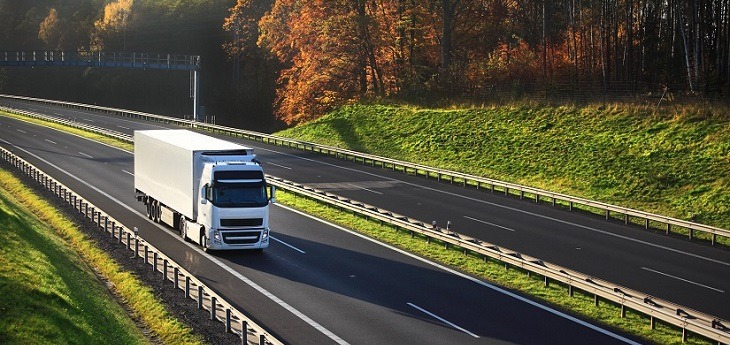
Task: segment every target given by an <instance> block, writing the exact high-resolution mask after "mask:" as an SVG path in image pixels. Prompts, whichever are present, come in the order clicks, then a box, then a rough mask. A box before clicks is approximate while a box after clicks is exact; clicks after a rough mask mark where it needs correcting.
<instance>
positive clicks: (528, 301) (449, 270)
mask: <svg viewBox="0 0 730 345" xmlns="http://www.w3.org/2000/svg"><path fill="white" fill-rule="evenodd" d="M274 205H277V206H279V207H281V208H284V209H286V210H289V211H292V212H295V213H298V214H301V215H303V216H305V217H309V218H311V219H314V220H316V221H319V222H321V223H323V224H326V225H329V226H331V227H334V228H336V229H340V230H342V231H345V232H348V233H350V234H352V235H354V236H357V237H360V238H363V239H365V240H368V241H370V242H373V243H375V244H378V245H380V246H383V247H385V248H388V249H391V250H394V251H396V252H398V253H401V254H403V255H406V256H410V257H411V258H413V259H416V260H418V261H421V262H423V263H426V264H429V265H431V266H434V267H436V268H439V269H441V270H444V271H446V272H449V273H451V274H454V275H457V276H459V277H462V278H464V279H467V280H471V281H472V282H474V283H477V284H479V285H482V286H484V287H486V288H489V289H492V290H494V291H496V292H499V293H502V294H504V295H507V296H509V297H512V298H514V299H516V300H519V301H521V302H524V303H527V304H529V305H532V306H533V307H536V308H539V309H542V310H544V311H546V312H549V313H551V314H553V315H556V316H559V317H562V318H564V319H567V320H570V321H573V322H575V323H577V324H579V325H581V326H585V327H588V328H590V329H592V330H594V331H596V332H599V333H602V334H604V335H607V336H609V337H611V338H614V339H616V340H619V341H623V342H625V343H627V344H631V345H641V343H637V342H635V341H633V340H631V339H628V338H626V337H624V336H621V335H618V334H616V333H613V332H611V331H609V330H607V329H603V328H601V327H598V326H596V325H594V324H592V323H589V322H585V321H583V320H581V319H578V318H576V317H574V316H571V315H568V314H566V313H563V312H561V311H559V310H556V309H553V308H551V307H548V306H545V305H542V304H540V303H538V302H535V301H533V300H531V299H528V298H525V297H522V296H520V295H517V294H515V293H512V292H510V291H507V290H505V289H502V288H501V287H498V286H496V285H492V284H490V283H487V282H485V281H483V280H480V279H477V278H474V277H472V276H469V275H467V274H464V273H461V272H459V271H457V270H454V269H452V268H449V267H446V266H443V265H441V264H438V263H435V262H433V261H430V260H427V259H424V258H422V257H420V256H418V255H416V254H413V253H409V252H407V251H405V250H403V249H400V248H396V247H394V246H391V245H389V244H386V243H383V242H379V241H377V240H375V239H373V238H370V237H368V236H365V235H363V234H361V233H359V232H356V231H353V230H350V229H347V228H344V227H342V226H339V225H337V224H334V223H330V222H328V221H326V220H323V219H319V218H317V217H314V216H312V215H309V214H306V213H304V212H301V211H299V210H295V209H293V208H291V207H288V206H284V205H281V204H274Z"/></svg>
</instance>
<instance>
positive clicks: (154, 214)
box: [152, 200, 162, 223]
mask: <svg viewBox="0 0 730 345" xmlns="http://www.w3.org/2000/svg"><path fill="white" fill-rule="evenodd" d="M161 211H162V208H161V207H160V202H159V201H157V200H155V203H154V204H153V206H152V218H154V221H155V223H159V222H160V212H161Z"/></svg>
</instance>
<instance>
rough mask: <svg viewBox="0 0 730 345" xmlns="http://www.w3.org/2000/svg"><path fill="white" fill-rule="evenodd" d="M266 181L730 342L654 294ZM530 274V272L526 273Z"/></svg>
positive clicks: (721, 330)
mask: <svg viewBox="0 0 730 345" xmlns="http://www.w3.org/2000/svg"><path fill="white" fill-rule="evenodd" d="M267 182H268V183H269V184H271V185H274V186H276V187H277V189H284V190H288V191H291V192H293V193H296V194H299V195H302V196H305V197H308V198H311V199H314V200H318V201H321V202H323V203H325V204H328V205H332V206H335V207H337V208H340V209H343V210H347V211H349V212H353V213H355V214H359V215H361V216H363V217H366V218H368V219H374V220H378V221H380V222H383V223H387V224H390V225H391V226H394V227H396V228H400V229H403V230H404V231H406V232H409V233H410V234H411V236H413V235H414V234H416V233H417V234H420V235H421V236H424V237H426V239H427V240H428V241H429V242H430V240H431V239H435V240H438V241H441V242H442V243H443V244H444V245H445V246H446V247H447V248H448V247H449V246H450V245H453V246H455V247H458V248H460V249H463V250H464V254H469V253H470V252H471V253H474V254H476V255H479V256H481V257H483V258H484V260H488V259H494V260H498V261H500V262H503V263H504V264H505V265H511V266H513V267H518V268H520V269H523V270H526V271H527V272H530V273H535V274H538V275H540V276H542V277H544V282H545V286H547V285H548V284H549V283H550V281H556V282H560V283H562V284H565V285H567V286H568V293H569V294H570V296H573V293H574V289H579V290H582V291H584V292H586V293H588V294H593V296H594V301H595V302H594V303H595V305H596V306H598V305H599V300H600V299H603V300H607V301H610V302H613V303H616V304H617V305H620V306H621V316H622V317H624V316H625V315H626V309H631V310H634V311H637V312H639V313H642V314H644V315H646V316H648V317H649V318H650V321H649V322H650V326H651V328H652V329H654V326H655V323H656V320H661V321H663V322H666V323H668V324H670V325H673V326H676V327H678V328H680V329H682V341H686V339H687V336H688V334H687V332H692V333H694V334H698V335H701V336H703V337H705V338H708V339H711V340H713V341H717V342H718V343H725V344H727V343H729V342H730V327H728V326H726V322H725V321H724V320H721V319H719V318H717V317H714V316H712V315H709V314H705V313H701V312H699V311H696V310H693V309H690V308H687V307H684V306H681V305H678V304H674V303H671V302H669V301H665V300H662V299H659V298H655V297H653V296H649V295H646V294H644V293H641V292H639V291H636V290H632V289H630V288H627V287H624V286H620V285H616V284H613V283H611V282H608V281H605V280H601V279H598V278H595V277H592V276H588V275H585V274H583V273H580V272H577V271H574V270H571V269H568V268H565V267H561V266H558V265H554V264H552V263H549V262H545V261H543V260H540V259H538V258H535V257H531V256H528V255H525V254H522V253H518V252H515V251H513V250H510V249H507V248H504V247H500V246H497V245H494V244H491V243H488V242H485V241H482V240H479V239H476V238H472V237H469V236H466V235H463V234H459V233H456V232H453V231H450V230H449V229H443V228H440V227H437V226H434V225H432V224H428V223H426V222H423V221H420V220H417V219H413V218H409V217H406V216H403V215H399V214H396V213H393V212H390V211H388V210H384V209H381V208H378V207H376V206H373V205H368V204H365V203H362V202H359V201H355V200H351V199H348V198H344V197H341V196H338V195H336V194H332V193H329V192H326V191H320V190H317V189H315V188H311V187H307V186H305V185H302V184H299V183H296V182H292V181H287V180H284V179H280V178H276V177H274V176H269V175H267ZM528 274H529V273H528Z"/></svg>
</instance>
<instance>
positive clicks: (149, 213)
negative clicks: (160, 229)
mask: <svg viewBox="0 0 730 345" xmlns="http://www.w3.org/2000/svg"><path fill="white" fill-rule="evenodd" d="M145 205H146V206H147V219H150V220H151V219H152V199H149V198H148V199H147V201H145Z"/></svg>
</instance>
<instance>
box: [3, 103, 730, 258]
mask: <svg viewBox="0 0 730 345" xmlns="http://www.w3.org/2000/svg"><path fill="white" fill-rule="evenodd" d="M0 98H10V99H17V100H24V101H30V102H37V103H45V104H53V105H55V106H64V107H71V108H80V109H86V110H94V111H101V112H106V113H110V114H116V115H120V116H126V117H132V118H138V119H144V120H149V121H155V122H161V123H167V124H175V125H179V126H183V127H190V128H197V129H202V130H208V131H211V132H214V133H220V134H225V135H229V136H232V137H239V138H245V139H249V140H254V141H259V142H262V143H267V144H272V145H278V146H285V147H289V148H295V149H299V150H303V151H310V152H316V153H321V154H324V155H327V156H334V157H335V158H341V159H345V160H351V161H354V162H361V163H362V164H370V165H372V166H380V167H382V168H385V169H392V170H400V171H403V172H404V173H413V174H417V175H424V176H425V177H427V178H428V177H432V176H433V177H435V178H436V179H438V180H439V181H440V180H443V179H446V180H448V181H450V182H451V183H455V182H457V183H461V184H463V185H464V186H474V187H475V188H477V189H483V188H486V189H489V190H491V191H492V192H503V193H505V194H515V195H519V196H520V197H521V198H524V197H526V196H527V197H531V198H534V200H535V201H536V202H540V201H547V202H550V203H552V204H553V205H556V204H557V203H558V202H561V203H564V204H565V205H567V207H568V209H569V210H572V209H573V208H574V207H575V205H582V206H585V207H589V208H594V209H597V210H600V212H601V213H603V214H604V215H605V217H606V219H609V218H611V217H612V215H615V214H619V215H621V216H622V217H623V221H624V223H626V224H628V223H629V222H632V221H634V220H636V219H639V220H643V225H644V227H645V228H647V229H649V228H650V227H652V224H650V222H654V223H655V224H659V226H656V228H659V227H661V228H663V229H664V230H665V231H666V232H667V233H669V232H670V231H672V229H673V228H674V229H675V230H676V229H686V230H687V233H688V237H689V239H693V238H694V237H695V231H700V232H704V233H707V234H709V236H710V242H711V243H712V245H715V243H717V236H722V237H725V238H730V230H726V229H722V228H718V227H714V226H710V225H705V224H700V223H695V222H691V221H687V220H682V219H677V218H672V217H667V216H662V215H658V214H653V213H649V212H644V211H639V210H634V209H630V208H626V207H621V206H615V205H611V204H607V203H602V202H598V201H593V200H588V199H583V198H578V197H574V196H570V195H566V194H560V193H554V192H550V191H546V190H542V189H538V188H532V187H527V186H522V185H518V184H513V183H509V182H504V181H499V180H494V179H489V178H485V177H480V176H474V175H469V174H465V173H460V172H456V171H451V170H445V169H438V168H433V167H429V166H425V165H420V164H415V163H409V162H404V161H399V160H396V159H390V158H385V157H379V156H375V155H370V154H365V153H361V152H357V151H352V150H346V149H341V148H336V147H331V146H325V145H319V144H315V143H310V142H305V141H299V140H293V139H287V138H282V137H278V136H274V135H270V134H264V133H258V132H254V131H247V130H242V129H237V128H231V127H225V126H220V125H213V124H205V123H200V122H195V121H191V120H182V119H177V118H173V117H168V116H161V115H154V114H148V113H144V112H138V111H131V110H124V109H117V108H109V107H99V106H93V105H87V104H81V103H73V102H61V101H54V100H45V99H38V98H31V97H21V96H12V95H1V94H0Z"/></svg>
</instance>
